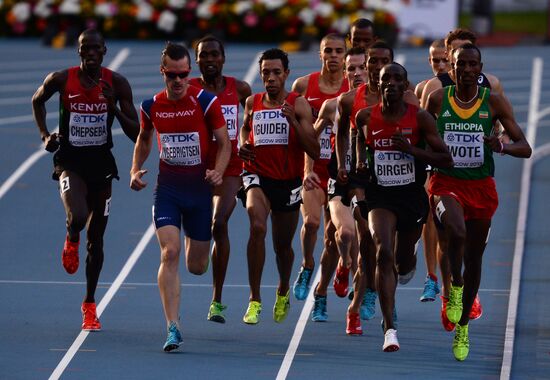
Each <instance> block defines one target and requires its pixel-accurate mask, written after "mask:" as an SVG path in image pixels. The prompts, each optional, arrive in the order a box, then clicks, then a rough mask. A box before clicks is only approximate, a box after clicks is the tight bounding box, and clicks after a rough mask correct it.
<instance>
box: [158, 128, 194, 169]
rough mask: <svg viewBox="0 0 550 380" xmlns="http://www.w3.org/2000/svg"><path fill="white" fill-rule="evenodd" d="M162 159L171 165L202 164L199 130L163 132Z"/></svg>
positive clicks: (161, 141)
mask: <svg viewBox="0 0 550 380" xmlns="http://www.w3.org/2000/svg"><path fill="white" fill-rule="evenodd" d="M159 137H160V144H161V150H160V159H161V160H163V161H164V162H166V163H168V164H170V165H179V166H195V165H200V164H201V145H200V138H199V133H198V132H188V133H161V134H160V136H159Z"/></svg>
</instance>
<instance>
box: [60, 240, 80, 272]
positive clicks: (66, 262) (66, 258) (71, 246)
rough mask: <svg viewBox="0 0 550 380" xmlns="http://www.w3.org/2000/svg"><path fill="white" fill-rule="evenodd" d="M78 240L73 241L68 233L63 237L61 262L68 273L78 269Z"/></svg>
mask: <svg viewBox="0 0 550 380" xmlns="http://www.w3.org/2000/svg"><path fill="white" fill-rule="evenodd" d="M79 244H80V241H77V242H76V243H73V242H72V241H70V240H69V235H67V237H66V238H65V245H64V246H63V253H61V262H62V263H63V268H65V270H66V271H67V273H68V274H73V273H75V272H76V271H77V270H78V260H79V259H78V245H79Z"/></svg>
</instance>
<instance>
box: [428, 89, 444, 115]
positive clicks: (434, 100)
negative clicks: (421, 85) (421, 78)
mask: <svg viewBox="0 0 550 380" xmlns="http://www.w3.org/2000/svg"><path fill="white" fill-rule="evenodd" d="M442 102H443V89H439V90H436V91H434V92H433V93H431V94H430V95H428V98H427V102H426V107H425V109H426V111H428V113H429V114H430V115H432V117H433V118H434V119H436V120H437V117H438V115H439V113H440V112H441V104H442Z"/></svg>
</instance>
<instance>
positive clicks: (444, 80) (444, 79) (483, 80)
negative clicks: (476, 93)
mask: <svg viewBox="0 0 550 380" xmlns="http://www.w3.org/2000/svg"><path fill="white" fill-rule="evenodd" d="M437 79H439V81H440V82H441V86H442V87H447V86H452V85H454V84H455V82H453V80H452V79H451V76H450V75H449V73H443V74H439V75H438V76H437ZM477 84H478V85H479V86H481V87H485V88H489V89H490V88H491V83H490V82H489V79H487V77H486V76H485V74H483V73H480V74H479V77H478V78H477Z"/></svg>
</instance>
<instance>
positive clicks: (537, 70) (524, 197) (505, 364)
mask: <svg viewBox="0 0 550 380" xmlns="http://www.w3.org/2000/svg"><path fill="white" fill-rule="evenodd" d="M542 64H543V62H542V58H540V57H536V58H534V59H533V74H532V77H531V97H530V100H529V115H528V116H527V136H526V137H527V141H528V142H529V144H531V148H532V149H533V150H534V149H535V143H536V138H537V122H538V119H539V118H538V109H539V104H540V92H541V91H540V88H541V82H542ZM532 171H533V159H527V160H524V161H523V172H522V174H521V190H520V197H519V209H518V219H517V224H516V244H515V247H514V261H513V262H512V280H511V284H510V300H509V302H508V317H507V319H506V334H505V336H504V352H503V355H502V366H501V368H500V380H509V379H510V376H511V374H512V359H513V357H514V340H515V335H516V319H517V314H518V301H519V286H520V280H521V269H522V265H523V253H524V249H525V230H526V227H527V212H528V209H529V193H530V191H531V174H532Z"/></svg>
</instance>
